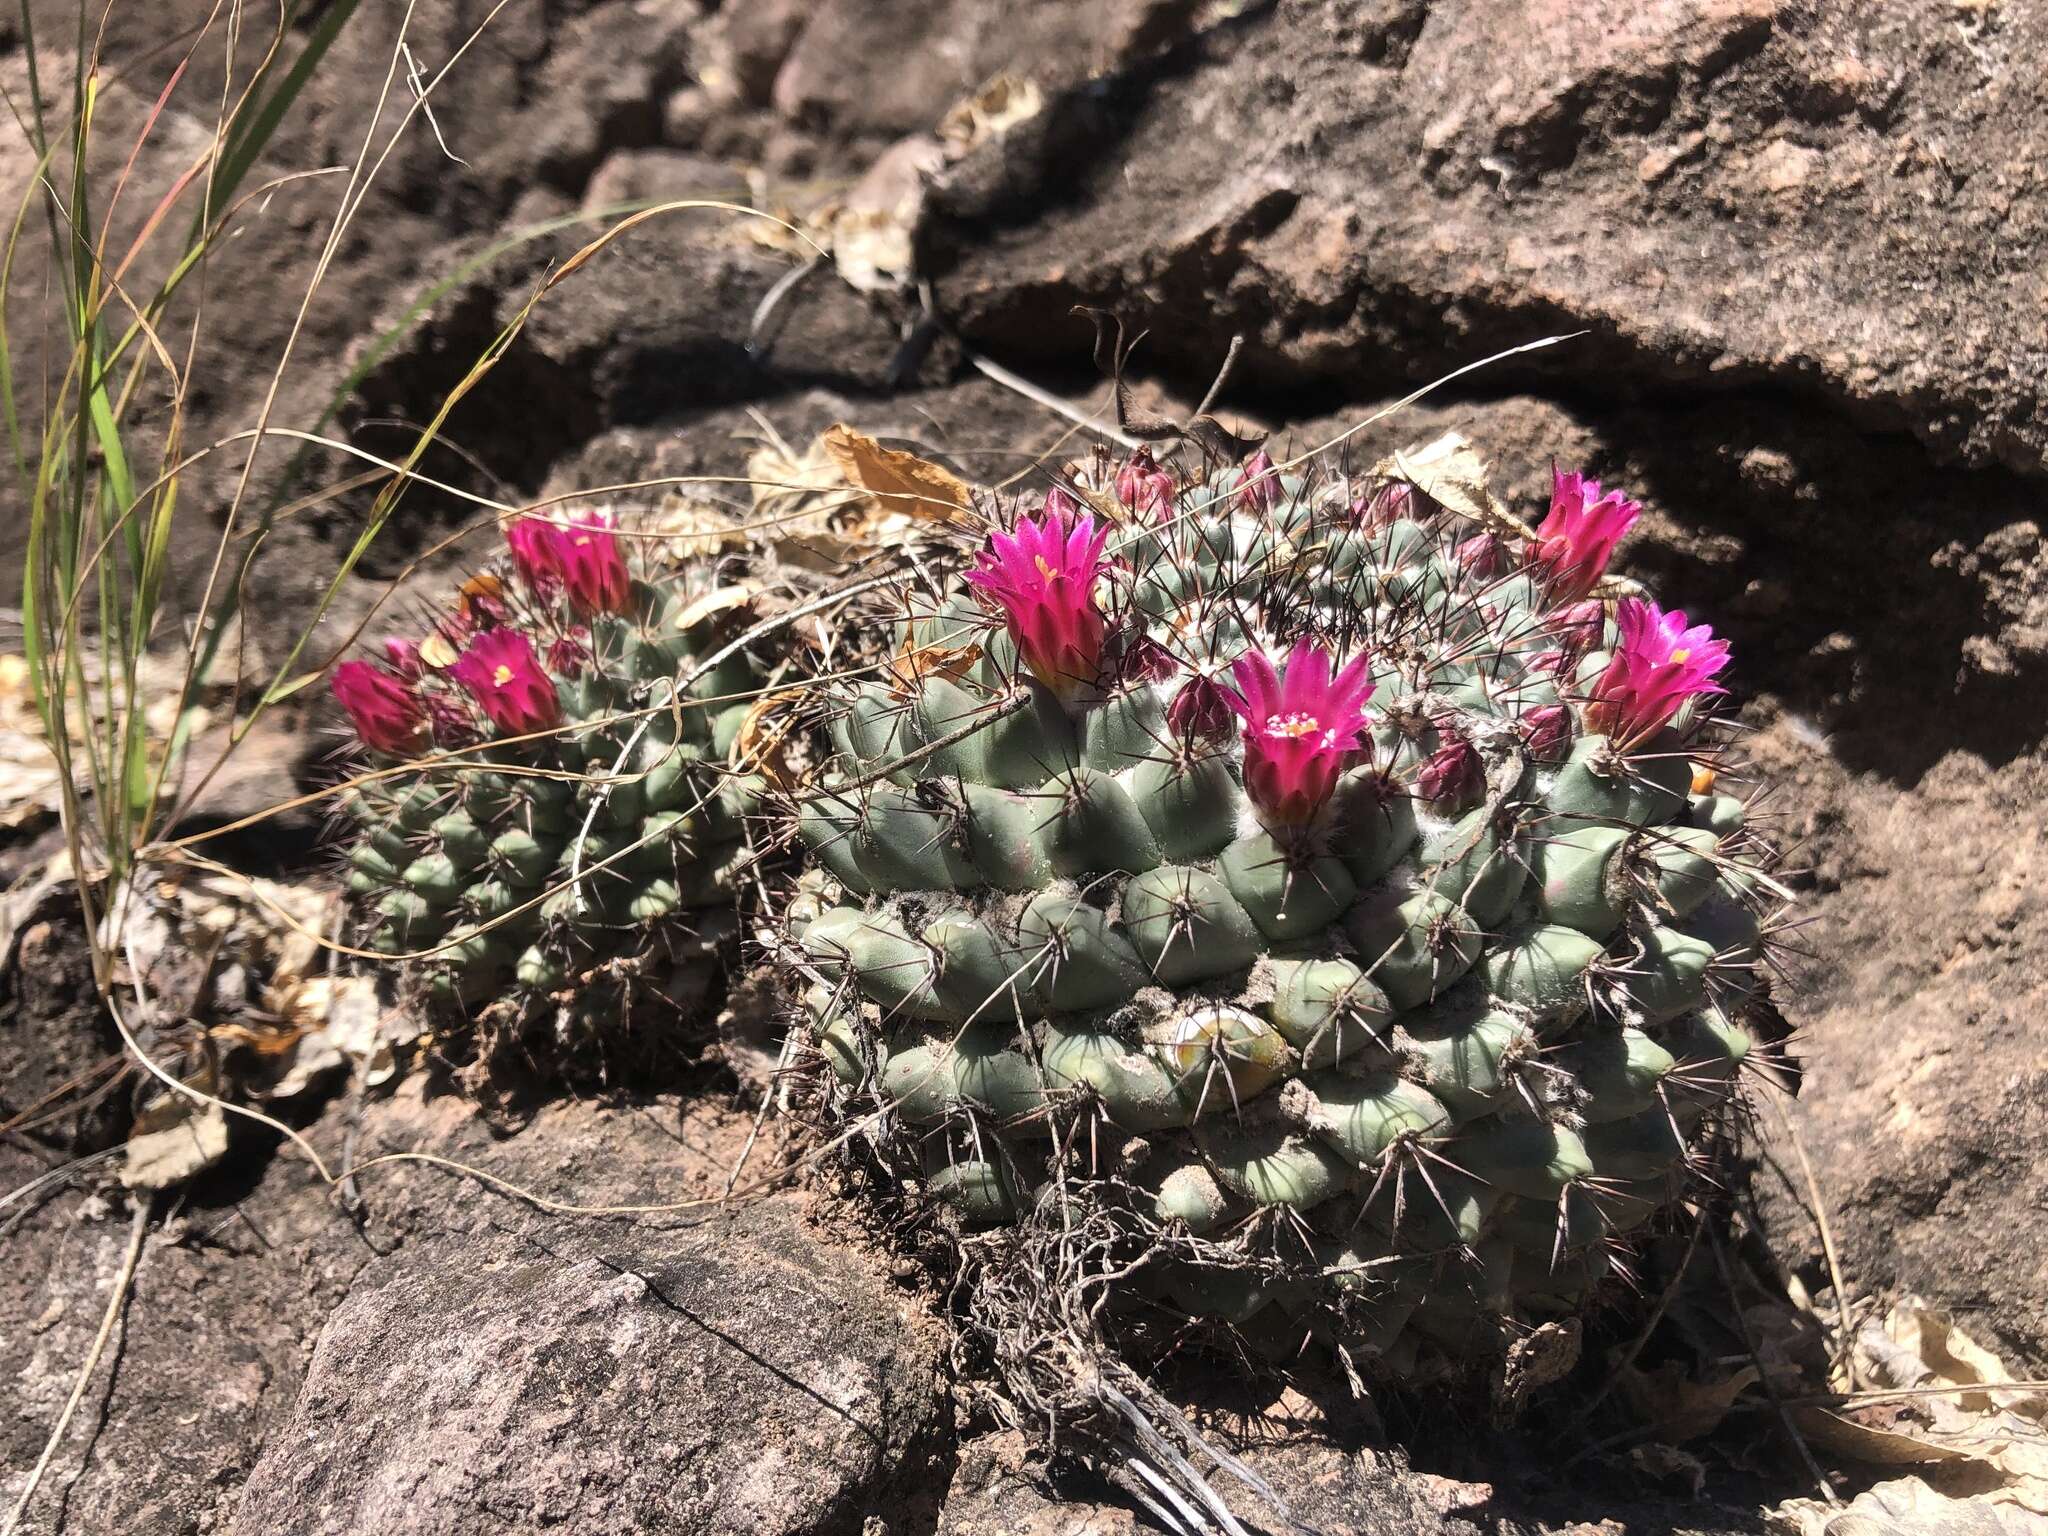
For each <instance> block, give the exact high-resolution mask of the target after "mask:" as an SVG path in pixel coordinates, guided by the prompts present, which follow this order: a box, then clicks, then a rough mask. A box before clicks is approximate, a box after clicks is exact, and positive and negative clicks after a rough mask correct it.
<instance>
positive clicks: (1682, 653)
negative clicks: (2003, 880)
mask: <svg viewBox="0 0 2048 1536" xmlns="http://www.w3.org/2000/svg"><path fill="white" fill-rule="evenodd" d="M1691 654H1692V652H1691V651H1689V650H1687V649H1686V648H1685V647H1684V646H1680V647H1679V648H1678V649H1677V650H1675V651H1673V652H1672V653H1671V659H1672V660H1673V661H1683V660H1685V658H1686V657H1688V656H1690V655H1691Z"/></svg>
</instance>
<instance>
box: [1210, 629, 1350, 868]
mask: <svg viewBox="0 0 2048 1536" xmlns="http://www.w3.org/2000/svg"><path fill="white" fill-rule="evenodd" d="M1366 671H1367V668H1366V658H1365V657H1364V656H1363V655H1359V656H1355V657H1353V658H1352V660H1351V662H1350V663H1349V664H1348V665H1347V666H1346V667H1345V668H1344V670H1343V671H1341V672H1339V673H1338V674H1337V675H1336V676H1335V677H1332V676H1331V675H1330V653H1329V652H1328V651H1326V650H1324V649H1323V648H1322V647H1321V646H1319V645H1311V644H1309V642H1308V641H1306V640H1303V641H1300V642H1298V643H1297V644H1296V645H1295V647H1294V650H1293V652H1292V653H1291V654H1290V655H1289V656H1288V658H1287V670H1286V671H1285V672H1284V673H1281V672H1276V671H1274V669H1273V663H1272V662H1271V661H1270V660H1268V659H1267V658H1266V657H1265V656H1264V655H1263V654H1262V653H1260V652H1258V651H1253V652H1252V653H1251V654H1250V655H1247V656H1243V657H1240V658H1239V659H1238V661H1237V664H1236V665H1235V666H1234V667H1232V668H1231V675H1232V676H1233V677H1235V678H1236V679H1237V686H1238V693H1237V694H1236V695H1234V696H1233V697H1232V699H1231V708H1232V709H1234V710H1235V711H1236V712H1237V714H1238V715H1239V716H1240V717H1242V719H1243V720H1244V787H1245V793H1246V794H1247V795H1249V796H1250V797H1251V802H1252V804H1253V806H1255V807H1256V808H1257V809H1258V812H1259V815H1260V817H1261V819H1263V820H1264V821H1265V823H1266V824H1267V825H1268V826H1269V827H1296V826H1300V825H1301V824H1302V823H1304V822H1306V821H1309V820H1310V819H1311V818H1313V817H1314V816H1315V814H1316V812H1317V811H1318V810H1320V809H1321V808H1322V805H1323V802H1324V801H1326V800H1328V799H1329V798H1330V792H1331V791H1332V790H1334V789H1335V788H1336V787H1337V779H1338V776H1339V775H1341V774H1342V773H1343V772H1344V770H1345V769H1346V768H1347V767H1349V766H1350V765H1351V762H1352V760H1353V759H1354V758H1355V757H1356V756H1357V755H1358V753H1359V751H1360V750H1361V743H1360V738H1361V737H1362V736H1363V734H1364V732H1365V727H1366V717H1365V701H1366V700H1367V699H1369V698H1371V697H1372V683H1371V682H1370V681H1369V680H1368V679H1367V676H1366Z"/></svg>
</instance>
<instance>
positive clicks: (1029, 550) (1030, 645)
mask: <svg viewBox="0 0 2048 1536" xmlns="http://www.w3.org/2000/svg"><path fill="white" fill-rule="evenodd" d="M1055 494H1057V493H1055ZM1060 499H1061V501H1066V502H1067V504H1068V505H1071V504H1072V503H1071V500H1070V499H1069V498H1066V497H1061V498H1060ZM1108 538H1109V529H1108V528H1107V527H1106V526H1105V527H1102V528H1097V527H1096V526H1095V519H1094V518H1093V517H1092V516H1080V517H1076V516H1073V515H1072V514H1070V513H1069V512H1068V511H1067V508H1066V507H1065V506H1061V505H1060V504H1059V503H1058V502H1055V501H1054V500H1053V498H1052V497H1051V496H1048V497H1047V498H1046V504H1045V514H1044V517H1043V518H1042V519H1041V520H1040V521H1036V522H1034V521H1033V520H1032V519H1030V518H1028V517H1021V518H1019V519H1018V520H1017V525H1016V527H1014V528H1012V529H1011V530H1010V531H1009V532H1008V533H991V534H990V535H989V545H990V547H989V548H988V549H985V550H983V551H982V552H981V557H980V559H979V560H978V561H977V562H976V564H975V567H974V569H973V570H971V571H969V572H968V573H967V580H968V582H969V584H971V585H972V586H973V587H974V588H975V590H976V591H978V592H979V593H980V594H981V595H982V597H983V599H984V600H985V601H988V602H990V603H992V604H994V605H995V606H996V607H998V608H1000V609H1001V610H1002V613H1003V618H1004V621H1005V622H1006V623H1007V625H1008V626H1009V631H1010V637H1011V638H1012V639H1013V640H1015V641H1016V642H1017V652H1018V654H1019V655H1020V656H1022V657H1023V658H1024V664H1025V665H1026V666H1027V667H1029V668H1030V669H1031V670H1032V672H1034V673H1035V674H1036V675H1037V677H1038V680H1039V681H1040V682H1042V683H1044V684H1045V686H1046V687H1048V688H1050V689H1052V691H1053V692H1054V693H1057V694H1059V695H1060V696H1061V697H1062V698H1067V697H1071V696H1072V694H1073V693H1074V692H1075V690H1077V689H1079V688H1083V687H1086V686H1088V685H1089V684H1091V683H1093V682H1094V681H1095V680H1096V678H1097V677H1098V676H1099V675H1100V674H1101V671H1102V643H1103V639H1104V637H1105V636H1106V635H1107V633H1108V630H1109V622H1108V620H1107V619H1105V618H1104V617H1103V614H1102V610H1101V609H1100V608H1098V607H1097V606H1096V604H1095V581H1096V578H1097V577H1098V576H1100V575H1101V574H1102V571H1103V567H1104V565H1105V563H1106V562H1105V561H1104V560H1103V558H1102V546H1103V544H1104V543H1105V542H1107V541H1108Z"/></svg>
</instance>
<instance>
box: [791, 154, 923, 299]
mask: <svg viewBox="0 0 2048 1536" xmlns="http://www.w3.org/2000/svg"><path fill="white" fill-rule="evenodd" d="M945 163H946V151H945V148H944V146H943V145H941V144H940V143H939V141H938V140H936V139H934V138H931V137H929V136H928V135H925V134H913V135H912V136H911V137H909V138H907V139H900V140H898V141H897V142H896V143H894V144H892V145H890V146H889V148H887V149H885V150H884V151H882V153H881V154H880V155H879V156H878V157H876V159H875V162H874V164H872V165H870V166H869V167H868V169H867V171H866V173H865V174H863V175H862V177H861V179H860V180H859V181H858V182H856V183H855V184H854V187H853V189H852V190H851V191H850V192H848V193H847V194H846V197H845V199H844V200H843V201H841V202H839V203H837V204H834V205H832V206H831V207H829V208H826V209H824V210H822V211H821V212H820V214H819V215H818V217H817V218H816V219H815V220H814V232H815V234H816V235H817V237H818V239H819V242H820V243H821V244H823V245H825V246H828V247H829V248H830V249H831V252H832V265H833V266H834V268H836V269H837V270H838V273H839V275H840V277H841V278H842V279H844V280H845V281H846V283H847V284H848V285H849V286H851V287H853V288H857V289H859V290H860V291H861V292H863V293H898V292H901V291H902V290H904V289H906V288H908V287H910V286H911V285H912V284H914V283H915V282H916V281H917V276H918V272H917V229H918V225H919V224H920V223H921V222H922V221H923V219H924V207H925V199H926V197H927V196H928V195H929V192H930V188H931V178H932V176H934V175H935V174H936V173H937V172H938V171H939V170H940V169H942V168H943V167H944V165H945Z"/></svg>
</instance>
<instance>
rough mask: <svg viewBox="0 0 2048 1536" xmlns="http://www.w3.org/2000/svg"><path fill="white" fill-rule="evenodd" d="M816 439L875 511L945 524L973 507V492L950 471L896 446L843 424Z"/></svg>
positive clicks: (850, 483)
mask: <svg viewBox="0 0 2048 1536" xmlns="http://www.w3.org/2000/svg"><path fill="white" fill-rule="evenodd" d="M820 441H821V442H822V443H823V444H824V445H825V451H826V452H827V453H828V454H830V455H831V456H832V461H833V462H834V463H835V464H837V465H838V466H839V472H840V473H841V474H842V475H844V476H845V477H846V480H847V483H848V484H849V485H852V486H854V487H856V488H857V489H859V490H861V491H863V492H865V493H866V495H867V496H868V497H869V499H870V500H872V501H873V502H874V504H875V507H876V508H877V510H880V511H884V512H905V513H908V514H909V515H910V516H912V517H918V518H925V519H928V520H931V521H935V522H950V521H953V520H955V519H956V518H958V517H960V516H961V515H963V514H965V513H967V512H969V511H971V510H972V508H973V505H974V493H973V491H972V489H971V488H970V487H969V486H968V484H967V482H966V481H965V480H962V479H961V478H960V477H959V476H958V475H956V474H954V473H953V472H952V471H951V470H950V469H945V468H942V467H941V466H939V465H937V464H933V463H930V462H929V461H927V460H925V459H920V458H919V457H918V456H917V455H916V454H914V453H906V452H904V451H903V450H902V449H900V448H884V447H883V446H882V445H881V444H880V443H878V442H876V441H875V440H874V439H873V438H872V437H869V436H867V435H866V434H865V433H862V432H856V431H854V429H853V428H852V427H849V426H847V425H846V424H845V423H844V422H840V423H837V424H835V425H833V426H831V427H828V428H826V429H825V435H824V436H823V438H821V439H820Z"/></svg>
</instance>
